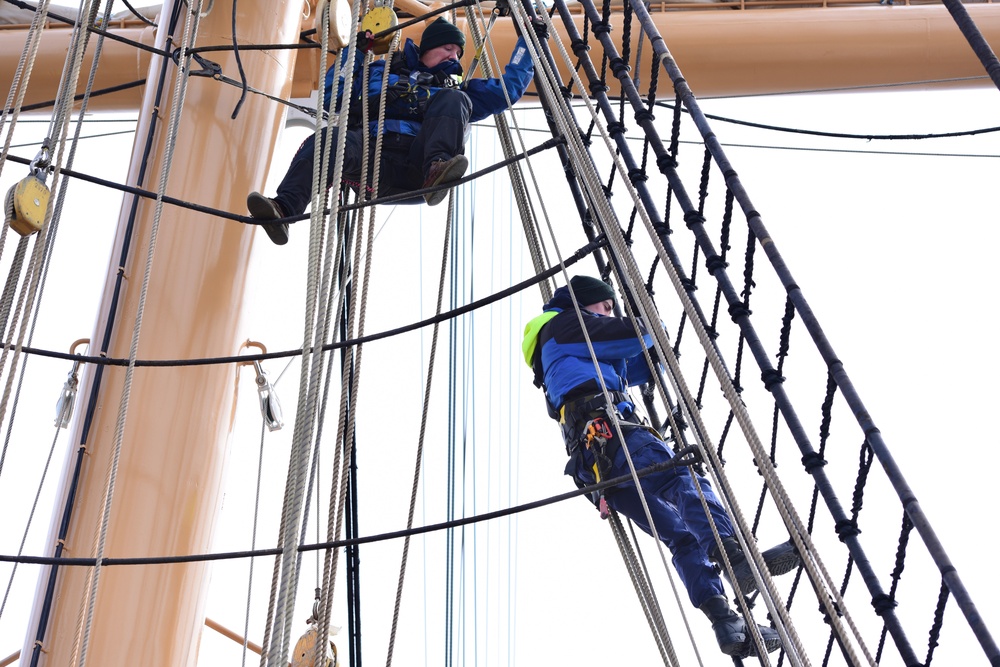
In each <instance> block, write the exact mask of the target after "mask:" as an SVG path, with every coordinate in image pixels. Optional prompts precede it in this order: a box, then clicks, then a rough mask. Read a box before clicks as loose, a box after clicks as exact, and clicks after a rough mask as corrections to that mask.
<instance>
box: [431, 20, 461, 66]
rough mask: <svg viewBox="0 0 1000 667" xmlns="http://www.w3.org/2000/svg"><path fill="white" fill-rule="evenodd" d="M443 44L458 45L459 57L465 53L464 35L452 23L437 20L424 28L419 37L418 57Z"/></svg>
mask: <svg viewBox="0 0 1000 667" xmlns="http://www.w3.org/2000/svg"><path fill="white" fill-rule="evenodd" d="M445 44H458V47H459V49H460V50H459V53H458V55H459V57H461V56H462V54H463V53H464V52H465V33H463V32H462V31H461V30H459V29H458V28H457V27H455V25H454V24H453V23H449V22H448V21H446V20H444V19H440V18H439V19H438V20H437V21H435V22H434V23H431V24H430V25H429V26H427V27H426V28H424V33H423V34H422V35H420V55H424V54H425V53H427V52H428V51H430V50H431V49H434V48H437V47H439V46H444V45H445Z"/></svg>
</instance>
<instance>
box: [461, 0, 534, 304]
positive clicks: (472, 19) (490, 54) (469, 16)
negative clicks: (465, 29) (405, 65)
mask: <svg viewBox="0 0 1000 667" xmlns="http://www.w3.org/2000/svg"><path fill="white" fill-rule="evenodd" d="M474 10H477V11H474ZM466 21H467V23H468V25H469V29H470V31H471V33H472V39H473V43H474V44H475V46H476V49H477V51H479V50H482V51H483V52H484V53H485V57H483V58H482V59H481V66H482V68H483V76H484V77H487V78H489V77H492V75H493V65H492V63H493V62H494V61H495V62H496V63H497V69H499V63H500V59H499V57H498V56H497V53H496V50H495V49H494V48H493V39H492V38H491V37H490V34H489V33H488V32H486V31H485V30H481V29H480V23H485V19H484V17H483V8H482V4H481V3H480V2H478V1H477V2H476V4H475V6H474V7H467V8H466ZM481 33H482V34H481ZM499 81H500V89H501V90H502V91H503V94H504V98H505V99H506V101H507V110H508V111H510V110H511V109H512V107H513V102H512V101H511V99H510V92H509V91H508V90H507V85H506V83H505V82H504V80H503V78H500V79H499ZM510 117H511V120H512V121H513V123H514V128H515V130H516V131H517V136H518V139H519V141H520V144H521V150H522V151H524V150H526V149H525V141H524V137H523V135H522V133H521V128H520V126H519V125H518V123H517V116H516V115H515V114H513V113H511V114H510ZM493 118H494V122H495V128H496V131H497V135H498V137H499V140H500V147H501V149H502V151H503V156H504V159H510V158H512V157H514V156H515V155H516V152H515V151H516V148H515V145H514V139H513V137H512V135H511V132H510V127H509V125H508V122H507V113H506V112H501V113H499V114H496V115H494V116H493ZM526 164H527V165H528V169H529V170H531V162H530V160H526ZM507 173H508V174H509V176H510V184H511V189H512V191H513V193H514V201H515V202H516V204H517V209H518V214H519V217H520V218H521V226H522V227H523V228H524V240H525V243H526V244H527V246H528V254H529V255H530V256H531V264H532V266H533V267H534V269H535V273H541V272H542V271H544V270H545V269H546V268H548V267H549V266H550V262H549V258H548V254H547V252H546V249H545V247H544V246H543V244H542V242H541V233H540V232H541V227H540V225H539V223H538V217H537V215H536V214H535V211H534V208H533V207H532V200H531V198H530V197H529V196H528V191H527V186H526V184H525V182H524V174H523V172H522V171H521V165H520V164H518V163H517V162H513V163H511V164H509V165H507ZM531 177H532V182H533V184H534V186H535V191H536V192H537V193H539V198H541V196H540V195H541V189H540V187H539V185H538V181H537V179H536V178H535V176H534V171H531ZM538 288H539V290H540V291H541V293H542V301H543V302H546V301H548V300H549V299H551V298H552V280H551V279H546V280H543V281H542V282H540V283H538Z"/></svg>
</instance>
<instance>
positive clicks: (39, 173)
mask: <svg viewBox="0 0 1000 667" xmlns="http://www.w3.org/2000/svg"><path fill="white" fill-rule="evenodd" d="M49 160H50V158H49V149H48V147H47V146H42V149H41V150H40V151H39V152H38V155H37V156H35V159H34V160H32V162H31V173H30V174H29V175H28V176H26V177H25V178H23V179H21V180H20V181H18V182H17V183H15V184H14V185H13V186H11V188H10V190H8V191H7V196H6V198H5V199H4V207H3V209H4V219H5V221H6V223H7V224H8V225H10V228H11V229H13V230H14V231H15V232H17V233H18V234H20V235H21V236H31V235H32V234H34V233H35V232H37V231H38V230H40V229H41V228H42V225H43V224H44V223H45V212H46V210H48V208H49V194H50V193H49V188H48V186H47V185H45V176H46V173H47V169H48V167H49Z"/></svg>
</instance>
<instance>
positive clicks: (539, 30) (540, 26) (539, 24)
mask: <svg viewBox="0 0 1000 667" xmlns="http://www.w3.org/2000/svg"><path fill="white" fill-rule="evenodd" d="M531 27H532V29H534V31H535V35H537V36H538V41H540V42H544V41H545V40H547V39H548V38H549V26H548V25H546V23H545V19H542V18H539V17H537V16H536V17H535V18H533V19H531Z"/></svg>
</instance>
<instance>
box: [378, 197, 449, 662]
mask: <svg viewBox="0 0 1000 667" xmlns="http://www.w3.org/2000/svg"><path fill="white" fill-rule="evenodd" d="M454 217H455V207H454V191H453V192H452V196H451V198H450V199H449V201H448V222H447V223H446V224H445V228H444V247H443V249H442V251H441V277H440V279H439V281H438V297H437V309H436V310H435V313H434V314H435V316H437V315H440V314H441V307H442V303H443V301H444V290H445V276H446V275H447V268H448V250H449V248H450V244H451V225H452V220H453V219H454ZM440 328H441V323H440V322H438V321H435V322H434V330H433V333H432V335H431V352H430V359H429V360H428V362H427V382H426V383H425V386H424V402H423V411H422V414H421V415H420V435H419V437H418V439H417V453H416V462H415V463H414V466H413V486H412V488H411V490H410V509H409V512H408V514H407V518H406V530H407V531H409V530H410V529H411V528H413V515H414V513H415V511H416V504H417V489H418V485H419V482H420V469H421V467H422V462H423V455H424V436H425V435H426V433H427V414H428V411H429V406H430V400H431V382H432V381H433V379H434V360H435V358H436V356H437V340H438V331H439V330H440ZM409 553H410V535H409V532H407V535H406V537H405V538H403V555H402V558H401V561H400V565H399V581H398V582H397V584H396V604H395V605H394V607H393V612H392V629H391V630H390V632H389V650H388V654H387V656H386V661H385V665H386V667H390V666H391V665H392V653H393V649H394V648H395V645H396V627H397V625H398V624H399V607H400V604H401V602H402V597H403V577H404V576H405V574H406V561H407V557H408V556H409Z"/></svg>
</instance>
